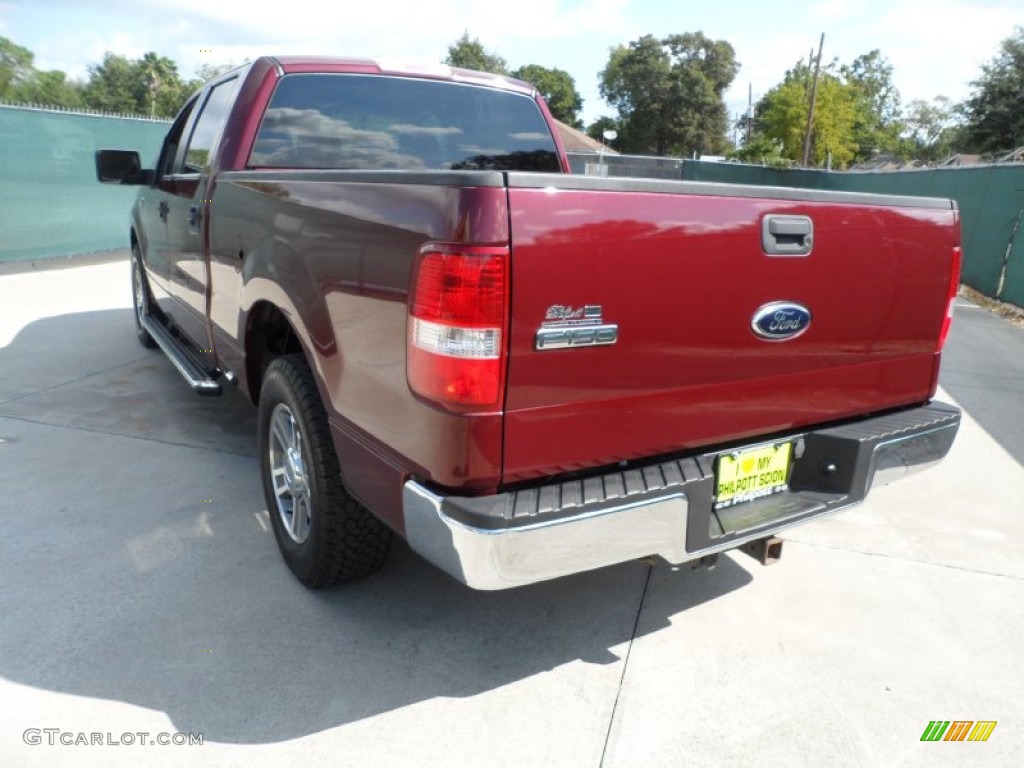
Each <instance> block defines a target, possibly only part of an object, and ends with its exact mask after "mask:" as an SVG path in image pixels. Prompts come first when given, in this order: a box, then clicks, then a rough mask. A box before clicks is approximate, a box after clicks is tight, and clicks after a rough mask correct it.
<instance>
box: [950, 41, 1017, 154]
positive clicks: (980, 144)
mask: <svg viewBox="0 0 1024 768" xmlns="http://www.w3.org/2000/svg"><path fill="white" fill-rule="evenodd" d="M971 85H972V87H973V88H974V89H975V90H974V93H973V94H972V95H971V96H970V97H969V98H968V99H967V101H966V102H964V104H963V111H964V114H965V117H966V121H965V126H964V140H965V142H966V143H967V146H968V147H969V148H971V149H973V150H974V151H976V152H983V153H991V152H1000V151H1006V150H1011V149H1015V148H1016V147H1019V146H1022V145H1024V27H1017V28H1016V29H1015V30H1014V34H1013V35H1012V36H1011V37H1008V38H1006V39H1005V40H1003V42H1002V43H1001V44H1000V51H999V53H998V55H996V57H995V58H993V59H992V60H991V61H990V62H989V63H988V64H985V65H983V66H982V68H981V77H979V78H978V79H977V80H975V81H974V82H972V83H971Z"/></svg>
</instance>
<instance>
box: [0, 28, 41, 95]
mask: <svg viewBox="0 0 1024 768" xmlns="http://www.w3.org/2000/svg"><path fill="white" fill-rule="evenodd" d="M32 59H33V55H32V51H30V50H29V49H28V48H22V47H21V46H20V45H17V44H16V43H14V42H13V41H11V40H8V39H7V38H6V37H0V99H10V98H11V97H12V95H11V92H12V90H13V89H14V88H15V87H17V86H18V85H20V84H22V83H24V82H25V81H26V80H28V79H29V78H30V77H31V75H32V73H33V72H34V71H35V70H34V69H33V67H32Z"/></svg>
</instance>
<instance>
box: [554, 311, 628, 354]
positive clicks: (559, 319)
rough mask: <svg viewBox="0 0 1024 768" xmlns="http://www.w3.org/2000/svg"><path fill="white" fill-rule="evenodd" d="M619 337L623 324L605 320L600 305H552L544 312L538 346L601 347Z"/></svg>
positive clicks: (559, 347)
mask: <svg viewBox="0 0 1024 768" xmlns="http://www.w3.org/2000/svg"><path fill="white" fill-rule="evenodd" d="M618 340H619V326H618V325H616V324H613V323H605V322H604V319H603V318H602V311H601V305H600V304H586V305H584V306H582V307H571V306H566V305H563V304H552V305H551V306H550V307H548V310H547V312H545V313H544V322H543V323H541V326H540V329H539V330H538V331H537V338H536V342H535V344H534V346H535V348H536V349H538V350H547V349H565V348H566V347H597V346H606V345H608V344H614V343H615V342H617V341H618Z"/></svg>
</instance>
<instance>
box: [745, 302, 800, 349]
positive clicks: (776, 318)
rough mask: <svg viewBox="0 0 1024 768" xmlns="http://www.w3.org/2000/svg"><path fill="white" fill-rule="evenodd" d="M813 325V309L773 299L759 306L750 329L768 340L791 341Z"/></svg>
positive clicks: (751, 321)
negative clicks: (769, 302)
mask: <svg viewBox="0 0 1024 768" xmlns="http://www.w3.org/2000/svg"><path fill="white" fill-rule="evenodd" d="M810 325H811V310H809V309H808V308H807V307H805V306H804V305H803V304H797V303H795V302H792V301H773V302H772V303H771V304H765V305H764V306H763V307H761V308H759V309H758V310H757V312H755V313H754V316H753V317H752V318H751V320H750V330H752V331H753V332H754V334H755V335H756V336H759V337H760V338H762V339H767V340H768V341H789V340H790V339H795V338H796V337H797V336H799V335H800V334H802V333H803V332H804V331H806V330H807V329H808V328H809V327H810Z"/></svg>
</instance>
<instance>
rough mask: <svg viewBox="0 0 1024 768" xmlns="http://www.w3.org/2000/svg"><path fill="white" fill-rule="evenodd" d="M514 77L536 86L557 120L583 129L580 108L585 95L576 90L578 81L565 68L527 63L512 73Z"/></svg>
mask: <svg viewBox="0 0 1024 768" xmlns="http://www.w3.org/2000/svg"><path fill="white" fill-rule="evenodd" d="M512 77H515V78H518V79H519V80H525V81H526V82H528V83H530V84H531V85H532V86H534V87H535V88H536V89H537V90H538V91H540V93H541V95H542V96H543V97H544V101H546V102H547V103H548V109H550V110H551V114H552V115H553V116H554V118H555V119H556V120H561V121H562V122H563V123H565V124H566V125H571V126H572V127H573V128H578V129H580V130H582V129H583V121H581V120H580V110H581V109H583V97H582V96H580V94H579V91H577V90H576V81H575V80H573V79H572V75H570V74H569V73H568V72H566V71H565V70H564V69H548V68H547V67H542V66H540V65H539V64H527V65H526V66H525V67H520V68H519V69H517V70H515V71H514V72H513V73H512Z"/></svg>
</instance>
